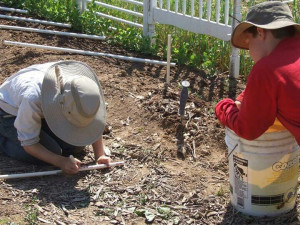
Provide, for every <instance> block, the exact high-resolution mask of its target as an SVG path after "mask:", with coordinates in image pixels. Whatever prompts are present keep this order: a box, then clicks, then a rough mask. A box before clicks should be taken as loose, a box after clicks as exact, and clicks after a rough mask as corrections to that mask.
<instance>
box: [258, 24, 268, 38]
mask: <svg viewBox="0 0 300 225" xmlns="http://www.w3.org/2000/svg"><path fill="white" fill-rule="evenodd" d="M257 33H258V37H259V38H260V39H262V40H264V39H265V37H266V30H265V29H263V28H260V27H257Z"/></svg>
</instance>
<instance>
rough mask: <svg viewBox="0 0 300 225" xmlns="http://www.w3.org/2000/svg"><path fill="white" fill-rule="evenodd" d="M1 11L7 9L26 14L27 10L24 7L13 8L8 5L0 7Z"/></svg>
mask: <svg viewBox="0 0 300 225" xmlns="http://www.w3.org/2000/svg"><path fill="white" fill-rule="evenodd" d="M0 10H1V11H8V12H17V13H24V14H27V13H28V11H27V10H24V9H15V8H8V7H0Z"/></svg>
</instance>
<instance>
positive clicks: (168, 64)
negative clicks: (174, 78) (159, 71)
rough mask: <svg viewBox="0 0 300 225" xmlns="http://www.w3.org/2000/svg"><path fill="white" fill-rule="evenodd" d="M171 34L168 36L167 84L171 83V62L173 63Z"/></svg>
mask: <svg viewBox="0 0 300 225" xmlns="http://www.w3.org/2000/svg"><path fill="white" fill-rule="evenodd" d="M171 42H172V37H171V34H168V52H167V79H166V80H167V84H169V83H170V61H171Z"/></svg>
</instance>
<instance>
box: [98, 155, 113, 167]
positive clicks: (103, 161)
mask: <svg viewBox="0 0 300 225" xmlns="http://www.w3.org/2000/svg"><path fill="white" fill-rule="evenodd" d="M110 162H111V158H110V157H108V156H106V155H101V156H100V157H99V158H98V159H96V163H97V164H106V165H107V166H109V163H110Z"/></svg>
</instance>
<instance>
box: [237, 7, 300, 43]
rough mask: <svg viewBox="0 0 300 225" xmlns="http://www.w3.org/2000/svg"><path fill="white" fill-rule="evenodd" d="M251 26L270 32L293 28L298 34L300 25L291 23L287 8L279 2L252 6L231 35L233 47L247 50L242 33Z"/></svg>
mask: <svg viewBox="0 0 300 225" xmlns="http://www.w3.org/2000/svg"><path fill="white" fill-rule="evenodd" d="M251 26H256V27H260V28H263V29H270V30H272V29H278V28H283V27H287V26H295V28H296V32H299V33H300V25H299V24H297V23H295V22H294V21H293V15H292V13H291V10H290V8H289V6H288V5H287V4H286V3H282V2H280V1H268V2H263V3H260V4H257V5H255V6H253V7H252V8H251V9H250V11H249V12H248V14H247V18H246V21H244V22H242V23H240V24H239V25H238V26H237V27H236V28H235V29H234V31H233V33H232V36H231V43H232V45H233V46H234V47H237V48H242V49H249V46H248V43H247V42H246V39H247V38H246V33H245V32H244V31H245V30H247V29H248V28H249V27H251Z"/></svg>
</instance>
